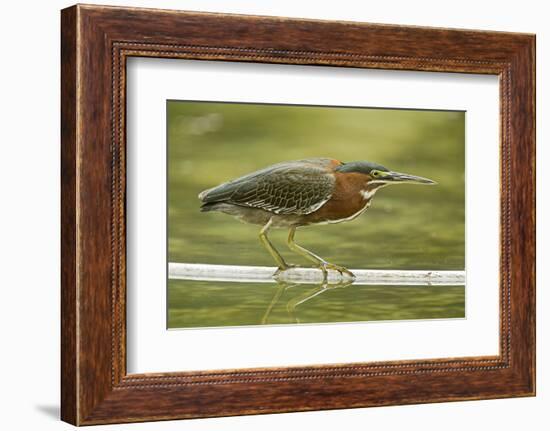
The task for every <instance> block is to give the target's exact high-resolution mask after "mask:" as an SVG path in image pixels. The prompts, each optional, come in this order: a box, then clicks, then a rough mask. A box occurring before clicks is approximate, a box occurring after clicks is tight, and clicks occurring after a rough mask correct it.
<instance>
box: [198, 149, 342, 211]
mask: <svg viewBox="0 0 550 431" xmlns="http://www.w3.org/2000/svg"><path fill="white" fill-rule="evenodd" d="M334 183H335V178H334V175H332V174H331V173H330V172H328V171H327V169H326V167H324V166H322V165H320V164H319V163H314V162H313V163H312V162H311V161H309V160H303V161H296V162H287V163H279V164H277V165H273V166H270V167H268V168H265V169H262V170H260V171H257V172H253V173H251V174H249V175H246V176H244V177H241V178H237V179H235V180H233V181H230V182H227V183H224V184H221V185H219V186H217V187H214V188H212V189H209V190H205V191H204V192H202V193H201V194H200V195H199V198H200V199H201V200H202V201H203V203H205V204H208V203H215V202H226V203H231V204H234V205H241V206H245V207H250V208H260V209H263V210H266V211H270V212H273V213H275V214H310V213H312V212H314V211H316V210H317V209H319V208H320V207H321V206H322V205H323V204H324V203H325V202H326V201H328V200H329V199H330V197H331V195H332V191H333V189H334Z"/></svg>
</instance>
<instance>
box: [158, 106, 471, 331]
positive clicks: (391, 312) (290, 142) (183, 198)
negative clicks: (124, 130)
mask: <svg viewBox="0 0 550 431" xmlns="http://www.w3.org/2000/svg"><path fill="white" fill-rule="evenodd" d="M167 109H168V256H169V257H168V258H169V261H171V262H186V263H217V264H234V265H263V266H272V265H274V262H273V261H272V258H271V257H270V255H269V254H268V253H267V252H266V251H265V250H264V249H263V248H262V246H261V244H260V243H259V241H258V230H259V229H258V227H257V226H253V225H246V224H243V223H241V222H239V221H237V220H235V219H233V218H232V217H230V216H227V215H225V214H220V213H214V212H209V213H200V212H199V207H200V202H199V200H198V198H197V194H198V193H199V192H200V191H202V190H204V189H206V188H209V187H212V186H215V185H217V184H219V183H221V182H224V181H227V180H229V179H232V178H235V177H238V176H241V175H244V174H246V173H249V172H251V171H254V170H256V169H260V168H262V167H265V166H267V165H270V164H273V163H276V162H279V161H283V160H293V159H300V158H307V157H331V158H335V159H339V160H342V161H351V160H370V161H374V162H377V163H380V164H382V165H384V166H386V167H388V168H389V169H392V170H396V171H400V172H406V173H410V174H415V175H420V176H424V177H428V178H431V179H433V180H435V181H437V182H438V183H439V184H438V185H437V186H420V185H395V186H388V187H387V188H385V189H383V190H381V191H379V192H378V193H377V195H376V197H375V198H374V201H373V203H372V206H371V208H370V209H369V210H368V211H367V212H366V213H365V214H363V215H362V216H360V217H358V218H357V219H355V220H354V221H351V222H348V223H341V224H335V225H325V226H312V227H308V228H304V229H300V230H299V231H298V232H297V235H296V241H297V242H298V243H299V244H301V245H303V246H305V247H306V248H308V249H310V250H312V251H314V252H315V253H316V254H318V255H320V256H322V257H323V258H325V259H326V260H328V261H330V262H334V263H337V264H340V265H344V266H346V267H348V268H363V269H369V268H371V269H429V270H463V269H464V213H465V207H464V199H465V188H464V186H465V184H464V121H465V114H464V113H462V112H436V111H408V110H381V109H350V108H318V107H296V106H273V105H245V104H220V103H199V102H176V101H171V102H168V107H167ZM270 238H271V239H272V241H273V243H274V244H275V245H276V247H277V248H278V249H279V250H280V251H281V253H282V254H283V256H284V257H285V258H286V259H287V260H288V261H289V262H292V263H297V264H306V263H307V262H306V261H304V260H303V258H302V257H300V256H297V255H295V254H293V253H291V252H290V251H288V249H286V247H285V239H286V232H285V231H276V230H274V231H272V233H271V234H270ZM278 289H279V286H278V285H276V284H252V283H222V282H195V281H177V280H170V281H169V283H168V327H170V328H182V327H201V326H205V327H212V326H239V325H257V324H260V323H262V319H263V317H264V314H265V312H266V310H267V309H268V308H269V307H270V304H272V302H273V298H274V297H275V296H276V292H277V290H278ZM307 289H309V290H312V289H315V287H314V286H292V287H288V286H286V287H285V288H284V289H282V293H281V294H280V296H279V298H278V300H277V301H276V303H275V304H273V306H272V308H271V311H270V313H269V316H268V319H267V320H266V321H265V322H264V323H268V324H281V323H296V322H297V321H298V322H299V323H317V322H345V321H368V320H396V319H399V320H401V319H418V318H423V319H424V318H455V317H463V316H464V287H461V286H456V287H448V286H445V287H422V286H411V287H403V286H398V287H396V286H378V287H377V286H355V285H352V286H348V287H346V288H342V289H329V290H328V291H323V292H322V293H321V294H318V295H317V296H315V297H313V298H312V299H309V300H307V301H305V302H303V303H301V304H300V305H298V306H297V307H296V310H295V312H296V313H294V314H296V315H293V312H291V311H289V309H288V306H287V304H288V303H289V302H292V300H293V298H294V297H295V296H300V294H302V296H304V295H305V296H307V293H306V292H305V290H307ZM276 299H277V298H276ZM290 308H292V307H290Z"/></svg>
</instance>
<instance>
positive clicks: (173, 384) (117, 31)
mask: <svg viewBox="0 0 550 431" xmlns="http://www.w3.org/2000/svg"><path fill="white" fill-rule="evenodd" d="M61 17H62V20H61V21H62V22H61V24H62V25H61V50H62V56H61V58H62V63H61V72H62V75H61V83H62V93H61V107H62V112H61V122H62V134H61V138H62V147H61V168H62V175H61V177H62V179H61V191H62V198H61V205H62V206H61V208H62V216H61V226H62V241H61V245H62V246H61V253H62V256H61V257H62V285H61V293H62V295H61V309H62V324H61V339H62V345H61V358H62V361H61V367H62V368H61V388H62V390H61V418H62V420H64V421H67V422H69V423H72V424H75V425H91V424H104V423H117V422H137V421H151V420H164V419H179V418H195V417H212V416H229V415H241V414H257V413H273V412H289V411H307V410H320V409H340V408H352V407H367V406H382V405H394V404H413V403H427V402H442V401H455V400H473V399H488V398H503V397H515V396H533V395H534V394H535V134H534V133H535V132H534V131H535V129H534V127H535V126H534V124H535V104H534V102H535V37H534V35H529V34H515V33H504V32H488V31H470V30H450V29H440V28H424V27H404V26H392V25H376V24H364V23H354V22H330V21H314V20H298V19H286V18H275V17H255V16H241V15H220V14H212V13H196V12H179V11H168V10H153V9H151V10H148V9H133V8H119V7H103V6H83V5H77V6H73V7H70V8H68V9H64V10H63V11H62V14H61ZM131 56H145V57H163V58H183V59H197V60H205V61H208V60H223V61H240V62H258V63H284V64H299V65H331V66H341V67H353V68H374V69H391V70H413V71H441V72H461V73H477V74H493V75H498V76H499V78H500V107H501V110H500V119H501V124H500V127H501V129H500V130H501V143H500V147H501V196H500V205H501V220H500V226H501V227H500V234H501V241H500V246H501V249H500V255H501V260H500V354H499V355H498V356H490V357H459V358H441V359H430V360H412V361H391V362H377V363H362V364H358V363H353V364H338V365H327V366H318V365H316V366H302V367H282V368H265V369H237V370H225V371H209V370H205V371H203V372H170V373H155V374H127V372H126V349H125V341H126V320H125V313H126V308H125V307H126V279H125V274H126V273H125V270H126V266H125V265H126V261H125V239H126V237H125V235H126V233H125V191H126V176H125V157H126V155H125V152H126V147H125V143H126V140H125V96H126V94H125V92H126V87H125V84H126V79H125V77H126V75H125V73H126V72H125V65H126V59H128V58H129V57H131ZM304 394H307V396H304Z"/></svg>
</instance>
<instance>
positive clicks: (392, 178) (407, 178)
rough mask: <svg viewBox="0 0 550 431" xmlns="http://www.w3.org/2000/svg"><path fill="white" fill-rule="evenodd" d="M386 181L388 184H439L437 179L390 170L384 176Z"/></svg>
mask: <svg viewBox="0 0 550 431" xmlns="http://www.w3.org/2000/svg"><path fill="white" fill-rule="evenodd" d="M384 182H387V183H388V184H397V183H409V184H430V185H434V184H437V183H436V182H435V181H432V180H429V179H428V178H423V177H417V176H416V175H409V174H402V173H401V172H388V173H387V175H385V176H384Z"/></svg>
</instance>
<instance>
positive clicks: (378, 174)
mask: <svg viewBox="0 0 550 431" xmlns="http://www.w3.org/2000/svg"><path fill="white" fill-rule="evenodd" d="M370 174H371V176H373V177H374V178H378V177H379V176H380V171H371V173H370Z"/></svg>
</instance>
